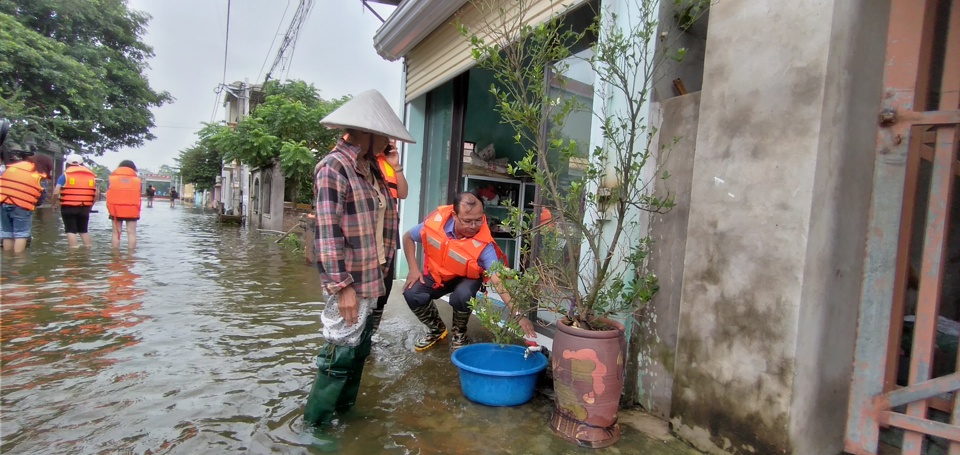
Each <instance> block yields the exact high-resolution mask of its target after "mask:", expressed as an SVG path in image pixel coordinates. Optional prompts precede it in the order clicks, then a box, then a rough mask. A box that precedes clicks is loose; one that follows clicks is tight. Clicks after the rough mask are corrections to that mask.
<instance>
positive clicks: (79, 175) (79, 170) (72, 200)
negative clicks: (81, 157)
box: [60, 164, 97, 207]
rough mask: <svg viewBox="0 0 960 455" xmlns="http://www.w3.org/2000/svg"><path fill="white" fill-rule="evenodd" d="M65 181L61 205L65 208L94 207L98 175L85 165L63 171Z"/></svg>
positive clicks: (61, 194)
mask: <svg viewBox="0 0 960 455" xmlns="http://www.w3.org/2000/svg"><path fill="white" fill-rule="evenodd" d="M63 176H64V178H65V181H64V183H63V188H60V204H62V205H63V206H65V207H82V206H92V205H93V202H94V198H95V196H96V194H97V175H96V174H94V173H93V171H91V170H90V169H88V168H87V167H86V166H83V165H79V164H78V165H74V166H70V167H68V168H66V169H65V170H64V171H63Z"/></svg>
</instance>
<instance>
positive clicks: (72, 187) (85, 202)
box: [53, 154, 100, 248]
mask: <svg viewBox="0 0 960 455" xmlns="http://www.w3.org/2000/svg"><path fill="white" fill-rule="evenodd" d="M63 162H64V164H66V166H67V168H66V169H64V170H63V175H61V176H60V178H59V179H57V186H55V187H54V188H53V204H54V206H56V205H57V203H59V204H60V206H61V208H60V217H61V218H62V219H63V230H64V231H66V233H67V245H69V246H70V248H76V247H78V246H79V244H78V242H77V236H78V235H79V236H80V239H81V240H83V246H85V247H90V246H92V245H93V241H92V240H91V239H90V234H89V233H88V232H87V227H88V225H89V224H90V210H91V209H93V204H94V202H95V201H97V199H99V198H100V190H99V189H98V188H97V175H96V174H94V173H93V171H91V170H90V169H89V168H88V167H86V166H84V165H83V159H82V158H80V155H73V154H71V155H68V156H67V157H66V158H65V159H64V160H63Z"/></svg>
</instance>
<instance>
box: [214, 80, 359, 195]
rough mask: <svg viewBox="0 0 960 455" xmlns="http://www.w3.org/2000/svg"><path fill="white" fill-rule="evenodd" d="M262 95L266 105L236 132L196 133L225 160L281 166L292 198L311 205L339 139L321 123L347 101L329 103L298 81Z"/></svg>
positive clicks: (217, 128) (267, 89)
mask: <svg viewBox="0 0 960 455" xmlns="http://www.w3.org/2000/svg"><path fill="white" fill-rule="evenodd" d="M264 94H265V100H264V102H263V104H261V105H259V106H258V107H257V109H256V110H255V111H254V112H253V113H252V114H251V115H250V116H249V117H246V118H244V119H242V120H240V122H239V123H238V124H237V127H236V129H231V128H230V127H227V126H222V125H220V126H217V125H207V127H206V128H204V129H203V130H201V131H200V132H199V133H198V135H199V136H200V143H201V144H203V145H204V146H206V147H209V148H213V149H216V150H219V151H221V152H222V155H223V158H224V159H225V160H227V161H232V160H238V161H240V162H241V163H245V164H248V165H250V166H252V167H264V166H269V165H271V164H273V163H279V164H280V165H281V166H282V168H283V171H284V176H285V177H286V178H287V181H288V183H289V188H290V193H289V194H288V196H289V198H288V199H290V200H296V202H309V200H310V196H311V194H312V193H311V188H312V186H311V185H312V178H313V168H314V166H315V165H316V163H317V159H318V158H319V156H322V155H323V154H325V153H326V152H327V151H328V150H330V149H332V148H333V146H334V145H335V144H336V141H337V139H338V137H339V134H340V133H339V132H338V131H333V130H328V129H326V128H324V127H321V126H320V120H321V119H322V118H323V117H325V116H326V115H327V114H329V113H330V112H332V111H333V110H334V109H336V108H338V107H340V105H342V104H343V103H344V102H346V101H347V100H348V99H349V97H343V98H337V99H333V100H325V99H323V98H321V97H320V95H319V92H318V91H317V89H316V87H314V86H313V84H307V83H306V82H303V81H297V80H294V81H288V82H286V83H280V82H277V81H271V82H269V83H267V85H266V87H264Z"/></svg>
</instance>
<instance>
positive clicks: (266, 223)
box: [263, 164, 284, 231]
mask: <svg viewBox="0 0 960 455" xmlns="http://www.w3.org/2000/svg"><path fill="white" fill-rule="evenodd" d="M264 172H269V173H270V174H271V175H272V177H273V182H272V187H273V188H272V190H271V191H270V213H269V214H264V215H263V229H270V230H273V231H283V230H284V229H283V193H284V179H283V169H282V168H281V167H280V165H279V164H276V165H273V166H270V167H269V168H266V169H265V170H264Z"/></svg>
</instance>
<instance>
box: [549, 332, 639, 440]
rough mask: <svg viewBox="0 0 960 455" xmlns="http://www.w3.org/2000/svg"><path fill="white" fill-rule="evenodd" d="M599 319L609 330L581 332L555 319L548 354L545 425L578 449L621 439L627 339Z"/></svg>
mask: <svg viewBox="0 0 960 455" xmlns="http://www.w3.org/2000/svg"><path fill="white" fill-rule="evenodd" d="M603 322H605V323H606V324H607V326H608V327H611V328H610V329H609V330H599V331H597V330H583V329H579V328H574V327H571V326H570V325H569V324H568V323H564V321H559V322H558V323H557V327H558V330H557V333H556V335H555V336H554V339H553V352H552V354H551V356H550V357H551V359H552V361H551V366H552V368H553V389H554V392H555V394H556V404H555V407H554V411H553V416H552V417H551V419H550V425H551V427H552V428H553V432H554V433H556V434H557V435H558V436H560V437H562V438H563V439H565V440H567V441H570V442H572V443H575V444H577V445H580V446H583V447H592V448H600V447H607V446H609V445H612V444H614V443H615V442H617V441H618V440H619V439H620V426H619V425H618V423H617V413H618V411H619V410H620V395H621V393H622V392H623V376H624V351H625V349H626V339H625V337H624V334H623V325H622V324H620V323H618V322H615V321H611V320H603Z"/></svg>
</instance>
